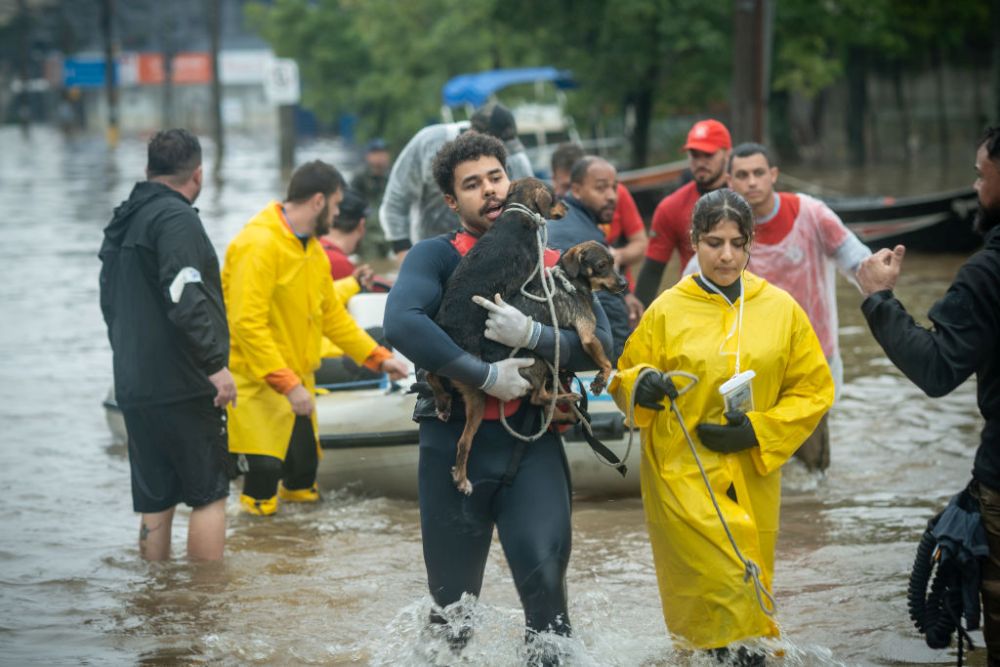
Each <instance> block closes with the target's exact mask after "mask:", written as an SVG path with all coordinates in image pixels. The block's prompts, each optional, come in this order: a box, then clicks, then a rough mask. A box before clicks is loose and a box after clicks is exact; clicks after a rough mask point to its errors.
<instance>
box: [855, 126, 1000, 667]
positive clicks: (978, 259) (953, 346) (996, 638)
mask: <svg viewBox="0 0 1000 667" xmlns="http://www.w3.org/2000/svg"><path fill="white" fill-rule="evenodd" d="M976 173H977V179H976V186H975V187H976V191H977V192H978V194H979V212H978V213H977V216H976V229H977V230H978V231H979V232H981V233H983V234H984V235H985V241H984V247H983V248H982V250H980V251H979V252H977V253H976V254H975V255H973V256H972V257H970V258H969V260H968V261H967V262H966V263H965V264H964V265H963V266H962V268H961V269H959V272H958V275H957V276H956V277H955V281H954V282H953V283H952V284H951V286H950V287H949V288H948V291H947V292H946V293H945V295H944V297H943V298H941V300H940V301H938V302H937V303H935V304H934V306H933V307H932V308H931V310H930V312H929V313H928V317H929V318H930V320H931V322H933V324H934V327H933V328H932V329H929V330H928V329H925V328H923V327H921V326H919V325H917V324H916V323H915V322H914V321H913V318H912V317H910V315H909V314H907V312H906V310H905V309H904V308H903V305H902V304H901V303H900V302H899V301H898V300H897V299H896V298H895V297H894V296H893V294H892V288H893V287H894V286H895V284H896V279H897V278H898V276H899V272H900V269H901V267H902V262H903V255H904V253H905V248H903V246H896V247H895V248H894V249H892V250H888V249H882V250H879V251H878V252H877V253H875V254H874V255H872V256H871V257H869V258H868V259H867V260H865V261H864V262H863V263H862V264H861V268H860V269H859V271H858V275H857V279H858V284H859V285H860V287H861V289H862V291H863V292H864V293H865V295H866V298H865V300H864V302H863V303H862V304H861V309H862V311H863V312H864V315H865V318H866V319H867V320H868V326H869V327H870V328H871V330H872V333H873V334H874V335H875V339H876V340H877V341H878V343H879V345H881V346H882V348H883V349H884V350H885V352H886V354H887V355H888V357H889V359H890V360H892V362H893V363H894V364H896V366H897V367H899V369H900V370H901V371H903V373H905V374H906V377H908V378H909V379H910V380H912V381H913V382H914V383H915V384H916V385H917V386H918V387H920V388H921V389H922V390H923V391H924V392H926V393H927V394H928V395H929V396H944V395H945V394H947V393H949V392H950V391H952V390H953V389H955V388H956V387H957V386H958V385H960V384H962V382H964V381H965V380H966V379H967V378H968V377H969V376H970V375H972V374H973V373H975V374H976V380H977V383H978V389H977V400H978V403H979V411H980V412H981V413H982V415H983V417H984V418H985V420H986V424H985V426H984V427H983V431H982V435H981V436H980V442H979V448H978V449H977V450H976V458H975V463H974V465H973V468H972V477H973V488H974V490H975V491H976V492H977V495H978V497H979V502H980V507H981V509H982V520H983V526H984V527H985V529H986V539H987V542H988V543H989V551H990V555H989V558H988V559H987V561H986V563H985V564H984V566H983V576H982V583H981V586H980V590H981V593H982V597H983V609H984V611H985V623H984V626H983V636H984V638H985V640H986V646H987V650H988V653H989V665H991V667H994V666H1000V127H994V128H990V129H988V130H987V131H986V134H985V135H984V137H983V141H982V143H981V144H980V145H979V149H978V151H977V153H976Z"/></svg>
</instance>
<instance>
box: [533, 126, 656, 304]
mask: <svg viewBox="0 0 1000 667" xmlns="http://www.w3.org/2000/svg"><path fill="white" fill-rule="evenodd" d="M582 157H584V152H583V147H582V146H580V145H579V144H574V143H565V144H559V146H557V147H556V150H555V151H554V152H553V153H552V160H551V164H552V187H553V189H554V190H555V191H556V195H557V196H559V197H562V196H564V195H566V193H568V192H569V190H570V180H571V179H570V174H571V172H572V171H573V165H574V164H576V161H577V160H579V159H580V158H582ZM616 192H617V196H618V203H617V204H616V205H615V216H614V218H612V219H611V222H610V223H607V224H601V225H598V226H599V227H600V229H601V232H603V233H604V239H605V241H606V242H607V244H608V245H609V246H610V248H611V255H612V256H613V257H614V258H615V264H616V265H617V266H618V267H620V268H621V269H622V270H623V271H624V273H625V277H626V278H628V282H629V288H630V291H631V290H634V289H635V280H634V279H633V277H632V270H631V269H632V267H633V266H635V265H636V264H638V263H639V262H641V261H642V257H643V255H645V253H646V246H647V244H648V243H649V239H648V238H647V237H646V226H645V225H644V224H643V222H642V216H641V215H640V214H639V207H638V206H636V205H635V200H634V199H632V193H630V192H629V191H628V188H626V187H625V186H624V185H622V184H621V183H618V185H617V190H616Z"/></svg>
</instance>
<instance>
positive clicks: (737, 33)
mask: <svg viewBox="0 0 1000 667" xmlns="http://www.w3.org/2000/svg"><path fill="white" fill-rule="evenodd" d="M773 26H774V0H733V83H732V113H731V118H730V130H731V131H732V134H733V137H734V138H735V141H736V142H737V143H739V142H742V141H756V142H758V143H764V142H766V141H767V134H768V132H767V109H768V98H769V97H770V91H771V41H772V34H773Z"/></svg>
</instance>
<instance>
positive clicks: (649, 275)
mask: <svg viewBox="0 0 1000 667" xmlns="http://www.w3.org/2000/svg"><path fill="white" fill-rule="evenodd" d="M652 243H653V242H652V241H650V245H652ZM666 265H667V263H666V262H658V261H656V260H655V259H650V258H649V255H646V260H645V261H644V262H643V263H642V270H640V271H639V280H638V281H636V284H635V296H636V298H638V299H639V301H642V305H643V306H645V307H646V308H649V304H651V303H653V299H655V298H656V292H657V290H659V289H660V280H662V278H663V269H664V267H666Z"/></svg>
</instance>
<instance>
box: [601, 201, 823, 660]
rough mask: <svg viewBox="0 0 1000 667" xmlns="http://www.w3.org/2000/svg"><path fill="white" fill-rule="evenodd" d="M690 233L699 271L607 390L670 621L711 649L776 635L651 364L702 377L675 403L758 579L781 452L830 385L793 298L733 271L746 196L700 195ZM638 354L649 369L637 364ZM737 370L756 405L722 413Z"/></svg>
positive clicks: (748, 224) (743, 243) (745, 227)
mask: <svg viewBox="0 0 1000 667" xmlns="http://www.w3.org/2000/svg"><path fill="white" fill-rule="evenodd" d="M691 237H692V242H693V243H694V246H695V250H696V252H697V254H698V262H699V265H700V267H701V271H702V272H701V274H696V275H694V276H688V277H686V278H684V279H682V280H681V282H680V283H678V284H677V285H676V286H674V287H673V288H671V289H669V290H667V291H666V292H664V293H663V294H661V295H660V296H659V297H658V298H657V299H656V301H654V302H653V304H652V305H651V306H650V307H649V310H647V311H646V313H645V315H644V316H643V318H642V320H641V322H640V323H639V326H638V327H637V328H636V330H635V331H634V332H633V333H632V336H631V337H630V338H629V340H628V343H627V344H626V346H625V350H624V352H623V354H622V356H621V359H620V360H619V362H618V369H619V370H618V373H617V374H616V376H615V378H614V380H613V381H612V383H611V392H612V394H613V395H614V398H615V401H616V402H617V403H618V406H619V407H620V408H621V409H622V410H623V411H626V413H627V411H628V409H629V405H630V403H631V402H632V400H633V395H634V397H635V399H636V401H637V403H638V405H636V407H635V411H634V419H635V422H636V425H637V426H638V427H639V428H640V431H641V434H642V442H643V449H642V467H641V486H642V498H643V506H644V508H645V512H646V522H647V526H648V529H649V535H650V542H651V544H652V547H653V558H654V561H655V564H656V573H657V579H658V582H659V587H660V597H661V601H662V604H663V616H664V619H665V621H666V624H667V628H668V630H669V631H670V633H671V635H672V636H673V638H674V639H675V641H676V642H677V645H678V647H680V648H684V649H719V650H718V651H717V652H716V655H717V656H722V655H725V654H726V653H727V650H726V649H725V648H724V647H725V646H727V645H728V644H731V643H734V642H742V641H746V640H750V639H753V638H757V637H774V636H777V635H778V628H777V626H776V624H775V623H774V621H773V620H772V619H771V618H770V617H769V616H768V615H767V614H765V612H764V611H763V609H762V607H761V605H760V604H759V603H758V597H757V595H756V593H755V590H754V586H753V583H752V582H750V581H745V579H744V572H745V567H744V564H743V563H742V562H741V561H740V559H739V558H738V557H737V554H736V552H735V550H734V549H733V547H732V545H731V544H730V541H729V538H728V537H727V535H726V532H725V529H724V527H723V524H722V522H721V521H720V519H719V516H718V514H717V512H716V510H715V508H714V507H713V505H712V501H711V498H710V496H709V493H708V489H707V487H706V485H705V482H704V481H703V478H702V476H701V473H700V472H699V470H698V465H697V463H696V462H695V459H694V456H693V454H692V452H691V449H690V447H689V445H688V442H687V440H686V438H685V437H684V434H683V432H682V431H681V427H680V424H679V423H678V420H677V417H676V416H675V415H674V414H673V412H672V411H670V410H666V409H664V407H665V401H664V398H665V397H666V396H667V395H668V394H669V395H676V388H675V386H674V385H673V384H672V383H671V380H670V378H669V377H667V376H666V375H664V374H663V373H662V372H664V371H667V372H669V371H682V372H687V373H691V374H693V375H695V376H697V377H698V378H699V381H698V382H697V384H695V385H694V386H692V387H690V389H689V390H688V391H686V392H684V393H682V394H681V395H680V397H679V398H677V399H676V405H677V407H678V409H679V410H680V412H681V414H682V415H683V417H684V422H685V425H686V427H687V429H688V431H689V432H690V434H691V436H692V438H693V439H694V443H695V447H696V450H697V453H698V457H699V458H700V460H701V463H702V465H703V466H704V469H705V472H706V474H707V476H708V479H709V483H710V484H711V487H712V490H713V491H714V495H715V498H716V500H717V501H718V503H719V505H720V508H721V511H722V514H723V516H724V517H725V521H726V523H727V524H728V526H729V529H730V531H731V532H732V535H733V538H734V540H735V542H736V544H737V546H738V547H739V550H740V551H741V553H742V555H743V557H744V558H746V559H748V560H750V561H753V562H754V563H756V564H757V565H758V566H759V567H760V570H761V576H760V579H761V583H762V584H763V585H764V587H765V588H766V589H767V590H768V591H770V590H771V581H772V577H773V573H774V547H775V540H776V538H777V533H778V513H779V508H780V503H781V466H782V464H783V463H784V462H785V461H786V460H788V458H789V457H790V456H791V455H792V454H793V453H794V452H795V450H796V449H797V448H798V447H799V445H800V444H802V442H803V441H804V440H805V439H806V437H807V436H808V435H809V434H810V433H812V431H813V429H814V428H815V427H816V424H817V423H818V422H819V420H820V418H821V417H822V416H823V414H824V413H825V412H826V411H827V410H829V408H830V405H831V404H832V403H833V392H834V385H833V379H832V377H831V375H830V371H829V368H828V366H827V363H826V359H825V357H824V356H823V350H822V348H821V347H820V345H819V342H818V340H817V338H816V335H815V333H814V332H813V329H812V327H811V326H810V324H809V319H808V318H807V317H806V315H805V313H804V312H803V310H802V309H801V308H800V307H799V306H798V305H797V304H796V303H795V301H794V300H793V299H792V297H791V296H789V295H788V294H787V293H786V292H784V291H782V290H781V289H779V288H777V287H774V286H773V285H771V284H769V283H768V282H766V281H765V280H763V279H761V278H758V277H757V276H754V275H752V274H750V273H746V272H744V269H745V267H746V263H747V261H748V259H749V249H750V243H751V241H752V238H753V215H752V213H751V210H750V207H749V205H748V204H747V203H746V201H744V200H743V199H742V198H741V197H740V196H739V195H737V194H735V193H734V192H732V191H731V190H728V189H723V190H716V191H714V192H711V193H709V194H707V195H705V196H703V197H702V198H701V199H700V200H699V201H698V203H697V205H696V206H695V209H694V213H693V215H692V230H691ZM741 302H742V303H741ZM647 368H650V369H653V370H654V371H657V372H649V373H642V371H643V370H644V369H647ZM741 370H742V371H744V372H745V371H747V370H752V371H753V372H754V373H755V377H754V378H753V379H752V380H751V387H752V396H753V399H752V400H753V405H752V407H751V408H750V409H749V410H748V411H746V412H745V413H743V412H730V413H727V415H726V416H725V417H724V415H723V413H724V410H725V407H724V403H723V397H722V395H721V394H720V391H719V389H720V386H721V385H722V384H723V383H724V382H726V381H727V380H729V379H730V378H732V377H733V376H734V375H735V374H738V373H739V372H740V371H741ZM640 373H642V378H641V379H639V376H640ZM637 379H638V382H637ZM678 385H681V387H682V388H683V383H682V381H681V380H678ZM643 406H645V407H643ZM740 659H742V660H743V661H744V662H745V663H746V664H762V662H763V655H762V654H754V653H752V652H751V653H748V652H746V650H745V649H744V650H743V651H742V652H741V654H740Z"/></svg>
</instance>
